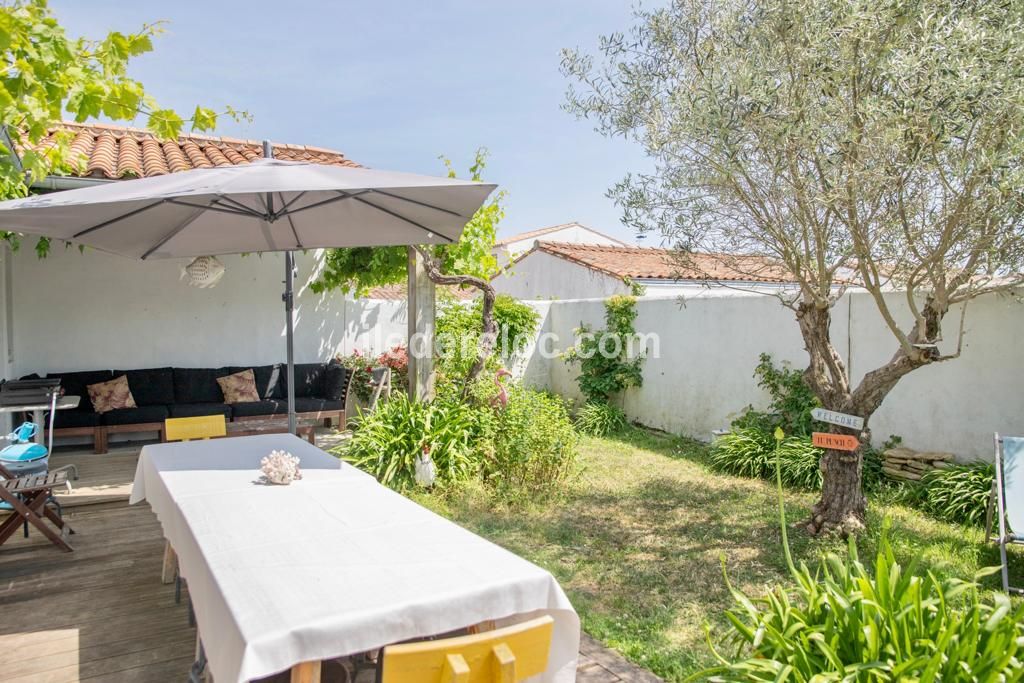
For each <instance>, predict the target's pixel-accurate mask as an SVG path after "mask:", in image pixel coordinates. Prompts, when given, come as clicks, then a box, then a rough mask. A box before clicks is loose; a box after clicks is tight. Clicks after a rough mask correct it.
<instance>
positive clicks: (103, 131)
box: [22, 122, 359, 179]
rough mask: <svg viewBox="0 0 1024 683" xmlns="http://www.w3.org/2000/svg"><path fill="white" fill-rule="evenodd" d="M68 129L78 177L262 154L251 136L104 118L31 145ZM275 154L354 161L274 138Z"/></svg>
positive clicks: (134, 173) (162, 170)
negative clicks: (168, 135) (163, 131)
mask: <svg viewBox="0 0 1024 683" xmlns="http://www.w3.org/2000/svg"><path fill="white" fill-rule="evenodd" d="M67 133H71V134H72V138H71V144H70V154H69V162H70V165H71V168H72V169H73V171H72V175H77V176H91V177H95V178H115V179H116V178H141V177H150V176H158V175H165V174H167V173H176V172H178V171H187V170H190V169H193V168H213V167H215V166H232V165H236V166H237V165H239V164H245V163H248V162H250V161H252V160H253V159H260V158H262V157H263V143H261V142H258V141H256V140H241V139H237V138H223V137H214V136H210V135H197V134H196V135H182V136H180V137H179V138H178V139H177V140H165V141H161V140H158V139H157V138H156V137H155V136H154V135H153V134H152V133H150V132H149V131H146V130H142V129H139V128H129V127H125V126H112V125H108V124H103V123H89V124H81V123H69V122H65V123H63V124H61V125H60V126H59V127H58V128H55V129H53V130H51V131H50V132H49V134H48V135H47V136H46V137H44V138H43V139H42V140H40V141H39V143H37V144H36V145H35V146H34V147H35V149H37V150H42V149H46V148H48V147H51V146H53V145H54V144H56V136H57V135H59V134H67ZM22 151H23V150H22ZM274 156H275V157H277V158H278V159H285V160H287V161H307V162H310V163H314V164H326V165H330V166H350V167H358V166H359V164H357V163H355V162H354V161H352V160H351V159H348V158H346V157H345V155H344V154H342V153H341V152H337V151H334V150H330V149H324V148H321V147H307V146H303V145H285V144H278V143H275V144H274Z"/></svg>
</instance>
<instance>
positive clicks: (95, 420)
mask: <svg viewBox="0 0 1024 683" xmlns="http://www.w3.org/2000/svg"><path fill="white" fill-rule="evenodd" d="M88 402H89V401H88V399H86V403H88ZM99 423H100V414H99V413H94V412H93V411H92V410H78V409H75V410H58V411H57V416H56V417H55V418H54V419H53V428H54V429H72V428H74V427H95V426H96V425H98V424H99Z"/></svg>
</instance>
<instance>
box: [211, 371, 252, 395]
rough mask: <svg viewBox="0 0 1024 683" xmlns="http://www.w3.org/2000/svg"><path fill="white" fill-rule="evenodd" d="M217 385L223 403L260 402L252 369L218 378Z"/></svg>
mask: <svg viewBox="0 0 1024 683" xmlns="http://www.w3.org/2000/svg"><path fill="white" fill-rule="evenodd" d="M217 384H219V385H220V390H221V392H222V393H223V394H224V402H225V403H253V402H255V401H259V400H260V392H258V391H256V375H255V374H254V373H253V371H252V369H249V370H242V371H241V372H236V373H235V374H233V375H228V376H227V377H218V378H217Z"/></svg>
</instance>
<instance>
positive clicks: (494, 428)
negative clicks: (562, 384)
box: [483, 386, 579, 493]
mask: <svg viewBox="0 0 1024 683" xmlns="http://www.w3.org/2000/svg"><path fill="white" fill-rule="evenodd" d="M487 418H488V424H487V426H486V432H487V433H488V434H489V439H488V441H487V443H486V445H484V446H483V447H484V448H485V449H486V457H485V459H484V461H483V462H484V477H485V480H486V482H487V483H488V484H490V485H492V486H494V487H496V488H497V489H499V490H502V491H505V492H510V493H517V492H523V491H525V492H529V493H538V492H547V493H550V492H553V491H555V490H557V488H558V487H559V485H560V484H562V483H563V482H564V481H565V479H566V478H567V477H569V476H570V475H571V474H572V473H573V471H574V469H575V464H576V457H577V447H578V445H579V435H578V434H577V432H576V429H575V427H573V424H572V420H570V418H569V411H568V408H567V407H566V403H565V401H564V400H562V399H561V398H559V397H557V396H554V395H552V394H549V393H546V392H542V391H534V390H532V389H526V388H523V387H521V386H513V387H511V388H510V389H509V391H508V403H507V404H506V405H505V407H504V408H502V409H499V410H497V411H495V412H493V413H491V414H490V415H488V416H487Z"/></svg>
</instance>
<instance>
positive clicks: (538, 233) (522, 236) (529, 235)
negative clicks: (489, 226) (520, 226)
mask: <svg viewBox="0 0 1024 683" xmlns="http://www.w3.org/2000/svg"><path fill="white" fill-rule="evenodd" d="M566 228H582V229H583V230H587V231H588V232H592V233H594V234H595V235H600V236H601V237H604V238H605V239H608V240H611V241H613V242H615V243H616V244H621V245H623V246H626V243H625V242H623V241H622V240H620V239H616V238H614V237H612V236H611V235H606V234H604V233H603V232H598V231H597V230H594V229H593V228H588V227H587V226H585V225H583V224H582V223H577V222H576V221H571V222H569V223H562V224H560V225H552V226H551V227H549V228H540V229H539V230H530V231H529V232H521V233H519V234H518V235H511V236H509V237H505V238H502V239H500V240H497V241H496V242H495V243H494V246H496V247H503V246H506V245H508V244H512V243H513V242H522V241H523V240H528V239H534V238H537V237H543V236H544V235H548V234H550V233H553V232H558V231H559V230H565V229H566Z"/></svg>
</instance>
